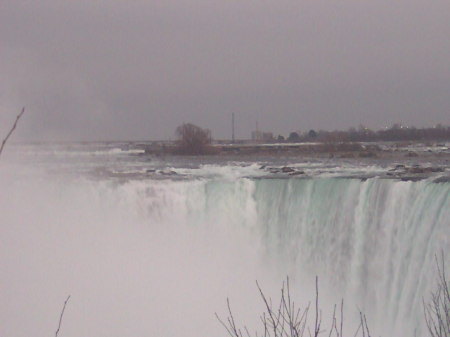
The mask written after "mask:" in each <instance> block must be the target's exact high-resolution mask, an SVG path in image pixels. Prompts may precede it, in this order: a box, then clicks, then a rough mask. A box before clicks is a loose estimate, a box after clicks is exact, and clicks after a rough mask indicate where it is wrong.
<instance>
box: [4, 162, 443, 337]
mask: <svg viewBox="0 0 450 337" xmlns="http://www.w3.org/2000/svg"><path fill="white" fill-rule="evenodd" d="M0 191H1V196H0V220H1V222H0V223H1V228H0V240H1V241H0V242H1V245H0V286H1V292H0V303H1V304H0V336H48V335H49V334H50V335H51V334H52V333H54V330H55V329H56V325H57V320H58V318H59V317H58V316H59V312H60V309H61V306H62V303H63V301H64V299H65V297H66V296H67V295H68V294H71V295H72V298H71V300H70V302H69V305H68V308H67V311H66V314H65V318H64V322H63V328H62V332H61V336H69V337H75V336H96V337H98V336H129V335H130V336H131V335H133V336H225V335H226V333H225V331H224V330H223V328H222V327H220V325H219V324H218V323H217V321H216V320H215V318H214V312H216V311H217V312H219V313H221V314H225V305H226V298H227V297H230V298H231V301H232V302H231V303H232V305H233V307H234V308H235V311H236V315H237V316H239V317H242V320H243V321H245V322H246V323H249V325H250V326H252V324H253V323H255V321H256V320H257V318H258V317H257V315H258V314H259V312H260V310H261V308H262V306H261V304H262V303H261V301H260V299H259V298H258V293H257V290H256V287H255V283H254V281H255V280H256V279H258V280H259V281H260V282H261V284H262V285H263V286H265V287H266V288H267V289H268V292H269V293H271V294H276V289H277V287H279V286H280V281H281V280H282V279H283V278H284V277H285V276H286V275H287V274H289V275H290V277H291V278H292V280H293V284H294V288H295V293H296V294H297V295H298V296H299V298H300V300H312V299H313V297H314V295H313V291H312V287H311V283H312V281H313V280H314V277H315V275H319V278H320V283H321V289H323V290H322V292H321V295H322V296H323V297H322V298H321V303H323V305H328V304H331V303H334V302H333V301H339V298H340V297H342V296H343V297H345V299H346V312H348V313H349V317H351V314H350V313H353V312H357V310H358V308H360V309H361V310H363V311H365V312H366V313H367V315H368V320H369V326H370V327H371V328H372V331H373V332H374V335H377V336H378V335H382V336H413V335H414V330H416V329H417V330H416V331H417V333H418V334H417V335H418V336H422V335H423V336H424V335H425V333H424V331H423V330H421V329H423V323H422V322H423V319H422V298H423V296H427V294H428V292H429V291H430V290H431V289H432V288H433V285H434V280H435V268H434V254H436V253H439V252H440V251H441V250H442V249H444V251H445V254H446V257H445V258H446V261H447V262H450V256H449V253H448V247H449V243H450V220H449V219H450V184H449V183H441V184H436V183H432V182H430V181H421V182H401V181H395V180H382V179H377V178H373V179H368V180H366V181H364V182H363V181H361V180H359V179H338V178H317V179H247V178H242V177H241V176H238V175H235V174H232V175H229V174H227V175H224V177H222V178H220V177H217V176H215V177H212V178H208V179H206V178H205V179H197V180H187V181H171V180H164V181H155V180H151V179H139V180H138V179H136V180H127V181H125V182H118V181H115V180H113V179H102V180H100V179H98V180H94V179H88V178H86V177H83V176H79V175H61V174H48V173H47V172H46V171H44V172H41V171H40V170H39V169H30V168H29V167H28V168H21V169H19V170H18V169H17V167H15V166H6V165H5V167H4V168H2V170H0ZM305 304H306V303H305ZM326 318H327V316H325V319H326ZM325 323H326V322H324V324H325ZM348 323H349V325H351V324H352V321H351V319H349V320H348ZM353 328H354V326H351V327H349V328H348V330H351V331H348V332H349V335H352V336H353ZM350 332H351V334H350Z"/></svg>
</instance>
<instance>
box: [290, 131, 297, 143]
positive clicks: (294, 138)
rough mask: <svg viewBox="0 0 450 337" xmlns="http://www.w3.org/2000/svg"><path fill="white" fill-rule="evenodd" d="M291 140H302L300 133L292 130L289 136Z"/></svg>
mask: <svg viewBox="0 0 450 337" xmlns="http://www.w3.org/2000/svg"><path fill="white" fill-rule="evenodd" d="M288 141H289V142H294V143H295V142H299V141H300V135H299V134H298V133H297V132H291V133H290V134H289V136H288Z"/></svg>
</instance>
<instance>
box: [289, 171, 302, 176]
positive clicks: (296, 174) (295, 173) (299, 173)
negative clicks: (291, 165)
mask: <svg viewBox="0 0 450 337" xmlns="http://www.w3.org/2000/svg"><path fill="white" fill-rule="evenodd" d="M302 174H305V171H295V172H291V173H289V175H290V176H298V175H302Z"/></svg>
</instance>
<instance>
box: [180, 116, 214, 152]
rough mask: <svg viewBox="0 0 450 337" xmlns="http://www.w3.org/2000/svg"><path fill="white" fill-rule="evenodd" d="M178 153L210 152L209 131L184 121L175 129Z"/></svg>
mask: <svg viewBox="0 0 450 337" xmlns="http://www.w3.org/2000/svg"><path fill="white" fill-rule="evenodd" d="M176 135H177V137H178V147H177V150H176V152H177V153H179V154H190V155H199V154H206V153H210V152H211V131H209V130H208V129H202V128H201V127H199V126H197V125H194V124H190V123H184V124H182V125H180V126H179V127H178V128H177V130H176Z"/></svg>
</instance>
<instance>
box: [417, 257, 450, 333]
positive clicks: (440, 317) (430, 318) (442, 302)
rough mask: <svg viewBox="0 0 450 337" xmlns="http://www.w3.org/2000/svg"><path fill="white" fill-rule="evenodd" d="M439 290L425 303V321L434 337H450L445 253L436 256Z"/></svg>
mask: <svg viewBox="0 0 450 337" xmlns="http://www.w3.org/2000/svg"><path fill="white" fill-rule="evenodd" d="M436 267H437V274H438V277H437V281H438V284H437V288H436V290H435V291H433V292H432V293H431V299H430V300H429V301H428V302H427V303H426V302H425V300H424V302H423V308H424V315H425V321H426V324H427V327H428V332H429V333H430V336H432V337H450V283H449V282H448V281H447V276H446V273H445V263H444V253H443V252H442V254H441V258H440V259H438V257H437V256H436Z"/></svg>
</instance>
